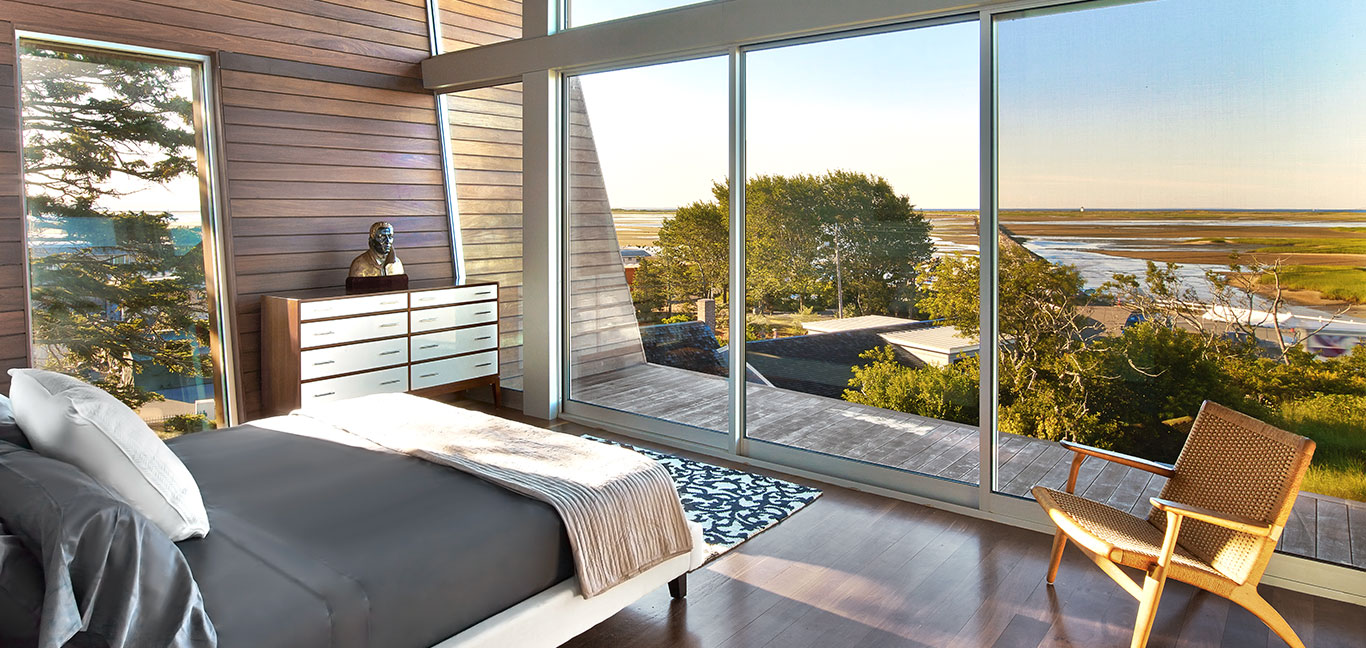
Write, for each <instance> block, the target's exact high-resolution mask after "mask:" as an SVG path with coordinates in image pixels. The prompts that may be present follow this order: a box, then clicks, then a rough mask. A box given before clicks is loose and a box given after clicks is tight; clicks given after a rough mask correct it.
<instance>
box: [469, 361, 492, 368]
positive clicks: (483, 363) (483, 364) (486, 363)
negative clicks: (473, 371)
mask: <svg viewBox="0 0 1366 648" xmlns="http://www.w3.org/2000/svg"><path fill="white" fill-rule="evenodd" d="M491 364H493V363H492V362H481V363H479V364H477V365H474V366H476V367H487V366H489V365H491Z"/></svg>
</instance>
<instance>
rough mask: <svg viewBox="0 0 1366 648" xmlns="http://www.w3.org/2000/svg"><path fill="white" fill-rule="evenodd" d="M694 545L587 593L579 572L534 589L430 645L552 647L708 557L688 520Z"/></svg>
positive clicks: (696, 529)
mask: <svg viewBox="0 0 1366 648" xmlns="http://www.w3.org/2000/svg"><path fill="white" fill-rule="evenodd" d="M688 526H689V527H690V528H691V530H692V536H693V541H692V543H693V544H692V551H691V552H690V553H686V554H683V555H681V556H675V557H673V558H670V559H669V560H666V561H664V562H662V563H660V564H658V565H655V566H654V567H652V568H650V569H648V570H646V571H645V572H644V573H642V574H640V575H639V576H635V577H633V578H631V579H630V580H627V581H625V582H623V583H621V584H619V585H617V586H616V587H613V588H612V589H609V590H607V591H606V592H603V593H602V594H599V595H597V596H594V597H593V598H591V599H585V598H584V597H583V595H581V594H580V593H579V579H578V577H577V576H575V577H574V578H571V579H569V580H567V581H564V582H563V583H560V584H559V585H556V586H554V587H552V588H550V589H548V590H546V591H544V592H541V593H540V594H537V595H535V596H533V597H531V598H529V599H527V600H525V601H522V602H521V603H518V604H517V605H514V606H512V607H510V608H508V609H507V610H504V611H503V612H501V613H499V614H497V615H494V616H492V617H489V618H488V619H485V620H484V621H483V622H482V623H479V624H478V625H476V626H474V627H472V628H470V629H468V630H465V631H464V632H461V633H460V634H458V635H455V636H454V637H451V638H449V639H447V640H445V641H443V642H441V643H439V644H437V645H436V646H433V648H510V647H513V646H515V647H516V648H554V647H555V646H559V645H560V644H563V643H564V642H566V641H569V640H570V639H573V638H574V637H577V636H579V635H580V634H582V633H583V632H584V631H586V630H588V629H589V628H591V627H593V626H595V625H597V624H599V623H601V622H602V621H604V620H606V619H607V618H608V617H610V616H612V615H614V614H616V613H617V612H620V611H621V610H622V609H624V608H626V606H628V605H630V604H632V603H635V602H636V601H639V600H640V599H641V598H642V597H644V596H645V595H646V594H649V593H650V592H651V591H653V590H655V589H656V588H659V587H663V586H665V585H667V584H668V583H669V581H672V580H674V579H675V578H679V577H681V576H684V575H686V574H687V573H688V572H690V571H692V570H694V569H697V568H698V567H701V566H702V563H703V562H704V561H705V560H706V550H705V548H706V544H705V543H704V542H703V541H702V527H700V526H697V525H696V524H693V523H691V522H689V523H688Z"/></svg>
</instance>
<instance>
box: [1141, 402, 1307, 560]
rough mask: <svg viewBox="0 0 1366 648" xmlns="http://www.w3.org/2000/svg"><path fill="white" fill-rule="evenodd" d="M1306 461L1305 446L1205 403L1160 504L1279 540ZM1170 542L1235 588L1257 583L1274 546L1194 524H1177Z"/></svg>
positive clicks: (1151, 517) (1162, 523) (1158, 518)
mask: <svg viewBox="0 0 1366 648" xmlns="http://www.w3.org/2000/svg"><path fill="white" fill-rule="evenodd" d="M1313 455H1314V442H1313V441H1311V440H1309V439H1307V438H1305V437H1302V436H1300V435H1298V434H1292V433H1290V432H1286V431H1285V430H1281V429H1279V428H1276V427H1273V426H1270V425H1267V424H1266V423H1263V422H1261V421H1259V420H1257V419H1255V418H1252V417H1251V416H1247V415H1246V414H1241V413H1239V412H1235V411H1233V410H1231V409H1228V408H1227V407H1224V406H1222V405H1219V404H1218V403H1213V402H1210V401H1205V403H1204V404H1203V405H1201V407H1200V414H1199V415H1198V416H1196V417H1195V423H1194V424H1193V425H1192V426H1191V431H1190V436H1188V437H1187V438H1186V444H1185V446H1183V447H1182V448H1181V455H1180V456H1179V457H1177V459H1176V476H1174V477H1172V478H1171V479H1170V480H1168V481H1167V484H1166V486H1164V487H1163V488H1162V495H1161V497H1162V498H1163V499H1169V500H1172V501H1176V502H1181V503H1183V504H1191V505H1194V506H1202V507H1205V508H1208V509H1212V510H1215V511H1219V512H1221V513H1231V514H1236V515H1242V516H1246V517H1249V518H1252V519H1254V520H1257V521H1259V522H1262V523H1265V524H1269V525H1273V526H1275V527H1276V529H1277V533H1276V537H1279V530H1280V529H1281V528H1283V527H1284V526H1285V523H1286V520H1287V519H1288V518H1289V517H1290V507H1291V506H1292V505H1293V504H1294V503H1295V496H1296V495H1297V494H1299V491H1300V482H1301V481H1303V480H1304V474H1305V472H1306V471H1307V470H1308V469H1309V460H1310V458H1311V457H1313ZM1148 521H1149V522H1150V523H1152V524H1153V525H1155V526H1157V527H1158V528H1159V529H1164V530H1165V529H1166V527H1167V517H1166V514H1165V513H1163V512H1161V511H1158V510H1156V509H1153V510H1151V511H1150V512H1149V513H1148ZM1177 541H1178V542H1179V543H1180V544H1181V545H1182V546H1183V547H1185V548H1186V549H1188V550H1189V551H1190V552H1191V553H1193V554H1195V555H1196V556H1198V557H1200V558H1201V559H1203V560H1204V561H1206V562H1208V563H1209V564H1210V565H1211V566H1213V567H1214V568H1215V569H1216V570H1218V571H1219V573H1221V574H1223V575H1225V576H1227V577H1229V578H1230V579H1232V580H1233V581H1235V582H1237V583H1239V584H1242V583H1245V582H1247V580H1248V578H1249V577H1253V576H1255V577H1256V578H1257V579H1260V578H1261V572H1262V570H1264V569H1266V562H1267V560H1269V559H1270V555H1271V552H1272V551H1273V550H1274V549H1275V547H1276V543H1275V541H1274V540H1268V539H1263V538H1260V537H1258V536H1254V535H1251V534H1248V533H1241V532H1237V531H1230V530H1228V529H1225V528H1223V527H1220V526H1216V525H1213V524H1209V523H1207V522H1200V521H1198V520H1185V521H1183V522H1182V524H1181V535H1180V537H1179V538H1178V539H1177Z"/></svg>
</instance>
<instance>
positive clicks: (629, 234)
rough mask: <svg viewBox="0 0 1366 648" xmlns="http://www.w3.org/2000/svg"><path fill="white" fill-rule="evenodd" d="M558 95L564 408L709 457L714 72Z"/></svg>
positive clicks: (720, 237) (721, 251)
mask: <svg viewBox="0 0 1366 648" xmlns="http://www.w3.org/2000/svg"><path fill="white" fill-rule="evenodd" d="M564 92H565V101H566V102H567V103H566V106H567V110H566V111H565V112H566V117H567V120H566V123H565V125H564V126H565V159H566V164H565V186H566V198H567V200H566V203H565V204H566V210H565V212H566V216H565V220H566V226H567V238H566V240H567V244H568V245H567V251H566V252H567V253H566V257H567V260H568V268H567V270H566V279H567V291H566V294H565V300H566V302H568V303H567V319H566V328H567V329H568V340H569V342H568V351H569V367H568V369H569V380H568V388H569V389H568V396H569V399H570V400H571V402H574V403H579V404H583V405H588V406H591V407H594V408H597V409H598V410H600V411H605V412H607V413H627V414H631V415H638V416H641V417H645V418H647V419H650V420H652V421H657V422H663V423H666V424H669V425H670V427H669V429H670V434H673V435H675V436H681V437H683V438H686V439H689V440H692V441H696V442H700V443H705V444H709V445H721V444H723V443H724V440H725V436H724V434H723V433H724V432H725V431H726V430H727V429H728V421H729V412H728V410H727V406H726V389H727V387H726V386H727V376H728V375H729V370H728V368H727V367H728V364H727V362H728V360H727V358H728V348H729V345H730V343H731V325H730V322H731V308H730V304H731V298H730V294H729V293H730V291H729V287H728V286H729V280H730V275H729V270H728V268H729V247H730V246H729V244H728V243H727V237H728V236H729V230H728V226H727V222H728V213H729V212H728V209H727V206H726V159H727V158H726V150H727V146H726V139H727V135H726V133H727V128H726V106H727V91H726V59H725V57H711V58H703V59H697V60H692V61H684V62H679V63H669V64H665V65H656V66H650V67H643V68H634V69H627V70H617V71H611V72H601V73H597V74H585V75H582V76H575V77H570V78H569V79H568V80H567V82H566V84H565V87H564ZM742 339H743V338H742Z"/></svg>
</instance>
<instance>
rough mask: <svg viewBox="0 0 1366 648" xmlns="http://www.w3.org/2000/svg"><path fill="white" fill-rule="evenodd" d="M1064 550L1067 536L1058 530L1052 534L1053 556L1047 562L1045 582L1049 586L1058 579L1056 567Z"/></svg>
mask: <svg viewBox="0 0 1366 648" xmlns="http://www.w3.org/2000/svg"><path fill="white" fill-rule="evenodd" d="M1065 548H1067V534H1065V533H1063V532H1062V529H1058V532H1057V533H1055V534H1053V556H1052V557H1051V558H1050V559H1049V561H1048V579H1047V582H1048V584H1049V585H1052V584H1053V581H1055V580H1057V579H1058V565H1060V564H1062V550H1063V549H1065Z"/></svg>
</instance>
